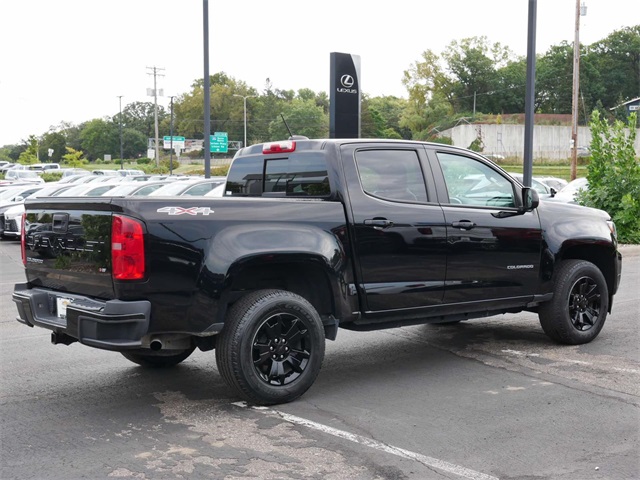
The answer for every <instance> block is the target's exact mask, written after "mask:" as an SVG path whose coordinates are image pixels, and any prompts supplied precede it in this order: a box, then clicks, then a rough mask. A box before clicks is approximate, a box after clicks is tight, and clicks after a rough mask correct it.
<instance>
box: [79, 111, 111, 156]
mask: <svg viewBox="0 0 640 480" xmlns="http://www.w3.org/2000/svg"><path fill="white" fill-rule="evenodd" d="M80 138H81V140H82V149H83V150H84V151H85V152H86V155H87V157H88V158H89V159H90V160H97V159H99V158H102V157H103V156H104V155H115V154H116V152H118V153H119V152H120V137H119V132H118V126H117V125H114V124H113V122H111V121H106V120H103V119H100V118H96V119H94V120H91V121H90V122H87V124H86V125H85V127H84V128H83V129H82V133H81V134H80ZM118 156H119V154H118Z"/></svg>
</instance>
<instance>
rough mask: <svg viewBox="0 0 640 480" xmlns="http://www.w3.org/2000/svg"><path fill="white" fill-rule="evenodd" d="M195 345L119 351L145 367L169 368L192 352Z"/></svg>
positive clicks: (128, 358)
mask: <svg viewBox="0 0 640 480" xmlns="http://www.w3.org/2000/svg"><path fill="white" fill-rule="evenodd" d="M194 350H195V347H192V348H188V349H186V350H178V351H174V350H165V351H162V350H159V351H157V352H149V351H147V350H144V351H143V352H142V351H140V350H135V351H128V352H120V353H121V354H122V356H123V357H124V358H126V359H127V360H130V361H132V362H133V363H137V364H138V365H141V366H143V367H147V368H169V367H174V366H176V365H178V364H179V363H181V362H183V361H184V360H186V359H187V358H188V357H189V355H191V354H192V353H193V351H194Z"/></svg>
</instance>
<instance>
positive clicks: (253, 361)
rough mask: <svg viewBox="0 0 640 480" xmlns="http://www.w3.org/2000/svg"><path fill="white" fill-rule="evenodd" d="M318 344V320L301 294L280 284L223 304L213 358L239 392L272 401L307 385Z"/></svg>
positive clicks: (321, 344)
mask: <svg viewBox="0 0 640 480" xmlns="http://www.w3.org/2000/svg"><path fill="white" fill-rule="evenodd" d="M324 349H325V338H324V328H323V325H322V321H321V320H320V316H319V315H318V313H317V312H316V310H315V309H314V308H313V306H311V304H310V303H309V302H308V301H307V300H305V299H304V298H302V297H300V296H299V295H296V294H294V293H291V292H287V291H284V290H259V291H256V292H252V293H249V294H247V295H245V296H244V297H242V298H241V299H240V300H238V301H237V302H236V303H235V304H234V305H233V306H232V307H231V309H230V310H229V312H228V315H227V318H226V320H225V326H224V329H223V330H222V332H221V333H220V337H219V338H218V342H217V344H216V363H217V365H218V370H219V371H220V375H221V376H222V378H223V379H224V380H225V382H226V383H227V384H228V385H229V386H230V387H231V388H233V389H234V390H235V391H236V392H237V393H238V394H239V395H240V396H241V397H243V398H245V399H246V400H247V401H249V402H251V403H254V404H258V405H274V404H278V403H286V402H291V401H292V400H295V399H296V398H298V397H300V396H301V395H302V394H303V393H305V392H306V391H307V390H308V389H309V387H311V385H312V384H313V382H314V381H315V379H316V377H317V376H318V373H319V372H320V367H321V366H322V361H323V359H324Z"/></svg>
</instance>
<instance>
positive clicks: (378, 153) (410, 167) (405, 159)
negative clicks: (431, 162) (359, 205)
mask: <svg viewBox="0 0 640 480" xmlns="http://www.w3.org/2000/svg"><path fill="white" fill-rule="evenodd" d="M356 163H357V165H358V174H359V176H360V183H361V184H362V189H363V190H364V192H365V193H367V194H368V195H371V196H373V197H378V198H382V199H384V200H392V201H396V202H421V203H424V202H426V201H427V190H426V187H425V183H424V176H423V175H422V169H421V168H420V161H419V159H418V154H417V153H416V152H415V151H414V150H361V151H359V152H357V153H356Z"/></svg>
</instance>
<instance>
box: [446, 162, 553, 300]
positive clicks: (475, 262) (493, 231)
mask: <svg viewBox="0 0 640 480" xmlns="http://www.w3.org/2000/svg"><path fill="white" fill-rule="evenodd" d="M436 157H437V161H438V164H439V166H440V168H441V171H442V175H443V177H444V183H445V185H446V198H445V199H444V201H443V202H442V208H443V211H444V216H445V220H446V224H447V242H448V246H449V249H448V252H449V257H448V263H447V276H446V293H445V297H444V302H445V303H447V304H449V303H461V302H472V301H484V300H493V299H499V298H500V299H504V298H515V297H524V296H531V295H533V294H534V293H535V288H536V286H537V285H538V283H539V282H538V276H539V272H540V258H541V245H542V235H541V229H540V220H539V218H538V212H537V211H536V210H534V211H532V212H527V213H524V214H522V213H518V210H517V202H518V199H517V195H516V192H517V189H518V188H521V187H520V186H519V185H518V184H516V183H515V182H514V180H513V179H511V178H509V177H508V176H507V175H506V174H505V173H504V172H501V171H500V170H499V169H497V168H495V167H493V166H492V165H491V164H490V163H489V162H482V161H480V160H478V159H475V158H472V157H470V156H465V155H464V154H459V153H457V152H456V153H453V152H443V151H440V152H437V153H436ZM441 200H443V198H442V197H441Z"/></svg>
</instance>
